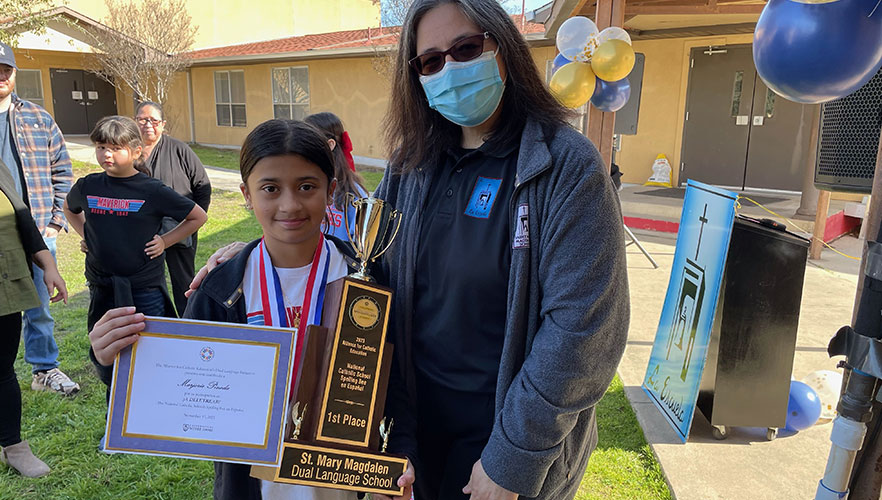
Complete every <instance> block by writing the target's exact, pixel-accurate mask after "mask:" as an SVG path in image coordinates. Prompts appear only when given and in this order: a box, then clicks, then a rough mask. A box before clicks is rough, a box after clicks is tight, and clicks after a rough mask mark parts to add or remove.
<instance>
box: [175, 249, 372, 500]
mask: <svg viewBox="0 0 882 500" xmlns="http://www.w3.org/2000/svg"><path fill="white" fill-rule="evenodd" d="M325 237H326V238H328V239H329V240H330V241H331V242H332V243H334V244H335V245H336V246H337V249H338V250H339V251H340V253H341V254H343V258H344V259H345V260H346V263H347V265H348V266H349V268H350V270H355V264H354V260H353V259H354V258H355V257H354V253H353V251H352V247H351V246H350V245H349V244H347V243H343V242H342V241H340V240H339V239H337V238H335V237H333V236H325ZM259 242H260V240H259V239H257V240H254V241H252V242H251V243H248V244H247V245H246V246H245V248H244V249H242V251H241V252H239V254H238V255H236V256H235V257H233V258H232V259H231V260H229V261H227V262H224V263H223V264H221V265H219V266H218V267H217V268H215V269H214V270H213V271H211V272H210V273H208V276H206V277H205V280H203V282H202V285H200V286H199V288H198V289H197V290H196V291H195V292H193V294H192V295H190V298H189V300H188V301H187V309H186V310H185V311H184V316H183V317H184V318H186V319H199V320H203V321H221V322H224V323H247V320H246V317H245V301H244V300H242V279H243V277H244V276H245V266H246V264H247V263H248V257H249V256H250V255H251V251H252V250H254V247H256V246H257V244H258V243H259ZM250 474H251V466H250V465H243V464H231V463H226V462H215V463H214V498H215V499H216V500H261V496H260V481H259V480H258V479H255V478H253V477H251V475H250Z"/></svg>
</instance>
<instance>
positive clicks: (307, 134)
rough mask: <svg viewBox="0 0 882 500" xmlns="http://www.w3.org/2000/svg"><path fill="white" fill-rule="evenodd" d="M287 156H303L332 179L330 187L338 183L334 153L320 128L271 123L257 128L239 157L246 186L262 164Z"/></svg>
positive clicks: (296, 123) (272, 121)
mask: <svg viewBox="0 0 882 500" xmlns="http://www.w3.org/2000/svg"><path fill="white" fill-rule="evenodd" d="M284 155H299V156H302V157H303V158H305V159H306V161H308V162H310V163H313V164H315V165H316V166H318V168H320V169H321V171H322V173H324V174H325V175H326V176H327V177H328V185H330V184H331V180H333V179H334V160H333V159H332V158H331V149H330V148H329V147H328V142H327V140H326V139H325V138H324V136H323V135H322V133H321V132H320V131H319V130H318V129H317V128H315V127H313V126H312V125H310V124H308V123H304V122H301V121H295V120H267V121H265V122H263V123H261V124H260V125H258V126H256V127H254V130H252V131H251V133H249V134H248V137H246V138H245V142H244V143H243V144H242V150H241V151H240V153H239V172H240V173H241V174H242V182H244V183H246V184H247V183H248V176H249V175H251V171H252V170H254V165H255V164H257V162H259V161H260V160H262V159H264V158H266V157H268V156H284Z"/></svg>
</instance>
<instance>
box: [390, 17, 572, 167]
mask: <svg viewBox="0 0 882 500" xmlns="http://www.w3.org/2000/svg"><path fill="white" fill-rule="evenodd" d="M448 3H450V4H454V5H456V6H457V7H459V9H460V10H461V11H462V13H463V14H465V16H466V17H467V18H469V20H471V21H472V22H473V23H475V25H477V26H478V28H479V29H480V30H481V31H487V32H489V33H490V35H491V36H492V37H493V39H494V40H495V41H496V43H497V45H498V46H499V54H500V56H501V58H502V62H503V64H504V65H505V69H506V72H507V77H506V81H505V93H504V94H503V96H502V104H501V105H500V106H502V111H501V112H500V116H499V118H498V119H497V122H496V123H497V125H496V128H495V129H494V130H493V132H492V134H491V136H490V137H489V138H488V142H497V141H504V140H508V139H511V138H517V139H519V138H520V134H521V131H522V130H523V128H524V124H525V123H526V122H527V120H532V121H535V122H538V123H539V124H540V125H541V126H542V129H543V130H544V131H546V132H547V131H549V130H553V129H555V128H557V127H559V126H561V125H565V123H566V119H567V118H568V117H569V116H570V114H571V112H570V111H569V110H567V109H566V108H565V107H563V106H562V105H561V104H560V103H558V102H557V100H556V99H555V98H554V97H553V96H552V95H551V92H549V90H548V88H547V87H546V86H545V83H544V81H543V79H542V78H541V77H540V75H539V71H538V69H537V68H536V65H535V63H534V62H533V56H532V54H531V53H530V48H529V47H528V46H527V42H526V40H524V37H523V36H522V35H521V33H520V32H519V31H518V29H517V27H516V26H515V24H514V22H513V21H512V20H511V18H510V17H509V15H508V14H507V13H506V12H505V10H503V9H502V7H501V6H500V5H499V2H498V1H497V0H415V1H414V2H413V3H412V4H411V5H410V8H409V9H408V11H407V16H406V18H405V20H404V24H403V25H402V27H401V34H400V36H399V40H398V54H397V57H396V62H395V73H394V75H393V81H392V95H393V96H395V98H394V99H391V100H390V105H389V112H388V114H387V115H386V120H385V123H384V132H385V139H386V146H387V148H388V151H390V152H391V155H392V157H391V158H390V164H391V165H394V166H395V167H396V168H398V169H402V170H405V171H407V170H412V169H413V168H415V167H417V166H418V165H421V164H423V163H426V164H432V163H433V162H432V161H431V160H432V158H436V157H438V156H439V155H440V154H441V153H442V152H443V151H444V150H445V149H447V148H448V147H451V146H456V145H457V144H458V143H459V139H460V134H461V129H460V127H459V125H456V124H454V123H452V122H450V121H448V120H447V119H446V118H444V117H443V116H442V115H441V114H440V113H437V112H435V111H434V110H433V109H431V108H430V107H429V102H428V100H427V99H426V95H425V93H424V91H423V87H422V85H421V84H420V80H419V75H418V74H417V72H416V71H414V70H413V69H412V68H411V67H410V66H409V65H408V61H409V60H411V59H412V58H414V57H416V55H417V53H416V31H417V26H418V25H419V23H420V20H422V18H423V16H425V15H426V13H427V12H429V11H430V10H432V9H434V8H435V7H438V6H439V5H444V4H448ZM517 139H516V140H517Z"/></svg>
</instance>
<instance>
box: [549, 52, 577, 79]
mask: <svg viewBox="0 0 882 500" xmlns="http://www.w3.org/2000/svg"><path fill="white" fill-rule="evenodd" d="M571 62H573V61H570V60H569V59H567V58H566V57H564V55H563V54H558V55H557V57H555V58H554V61H553V62H552V63H551V74H552V75H553V74H555V73H557V70H559V69H560V68H561V67H563V66H564V65H565V64H568V63H571Z"/></svg>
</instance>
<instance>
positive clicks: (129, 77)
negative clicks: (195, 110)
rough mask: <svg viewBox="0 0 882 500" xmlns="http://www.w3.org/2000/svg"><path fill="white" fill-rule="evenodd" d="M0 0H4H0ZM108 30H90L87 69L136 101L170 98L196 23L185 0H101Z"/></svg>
mask: <svg viewBox="0 0 882 500" xmlns="http://www.w3.org/2000/svg"><path fill="white" fill-rule="evenodd" d="M0 1H2V0H0ZM105 4H106V6H107V16H106V17H105V18H104V19H103V23H104V25H105V26H107V27H108V28H110V29H96V30H92V31H91V32H90V35H91V36H92V38H93V39H94V43H93V44H92V46H93V47H94V48H95V49H96V51H95V57H94V58H93V60H92V61H91V63H90V65H91V66H92V67H90V68H89V69H90V70H91V71H93V72H95V73H97V74H98V75H100V76H101V77H102V78H104V79H105V80H107V81H108V82H110V83H111V84H113V85H114V86H116V87H117V88H118V89H120V90H125V87H128V88H130V89H131V90H132V92H133V94H134V97H135V99H137V100H139V101H145V100H149V101H156V102H158V103H160V104H162V103H165V102H166V100H167V99H168V93H169V90H170V88H171V86H172V84H173V83H174V79H175V77H176V76H177V75H178V73H179V72H180V71H183V70H185V69H186V68H188V67H189V66H190V59H189V57H188V56H187V51H188V50H190V48H191V47H192V46H193V43H194V41H195V36H196V30H197V28H196V27H195V26H193V25H192V23H191V21H192V19H191V17H190V15H189V14H188V13H187V9H186V2H185V1H184V0H138V1H124V0H105Z"/></svg>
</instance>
